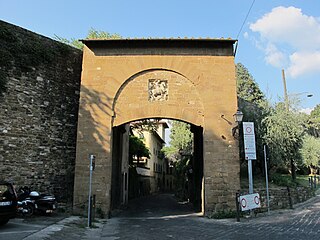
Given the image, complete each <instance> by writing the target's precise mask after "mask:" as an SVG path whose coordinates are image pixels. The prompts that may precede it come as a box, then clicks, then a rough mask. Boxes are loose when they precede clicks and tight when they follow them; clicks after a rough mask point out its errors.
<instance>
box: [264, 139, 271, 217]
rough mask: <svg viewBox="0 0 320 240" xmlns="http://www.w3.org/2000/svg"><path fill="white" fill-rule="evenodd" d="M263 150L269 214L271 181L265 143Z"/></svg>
mask: <svg viewBox="0 0 320 240" xmlns="http://www.w3.org/2000/svg"><path fill="white" fill-rule="evenodd" d="M263 152H264V168H265V172H266V192H267V206H268V214H270V198H269V181H268V165H267V149H266V145H263Z"/></svg>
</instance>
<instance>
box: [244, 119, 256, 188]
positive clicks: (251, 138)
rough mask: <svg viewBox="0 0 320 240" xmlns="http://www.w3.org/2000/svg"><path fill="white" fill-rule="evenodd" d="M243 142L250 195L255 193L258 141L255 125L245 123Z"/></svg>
mask: <svg viewBox="0 0 320 240" xmlns="http://www.w3.org/2000/svg"><path fill="white" fill-rule="evenodd" d="M242 126H243V141H244V153H245V158H246V160H248V178H249V194H252V193H253V177H252V160H256V159H257V157H256V140H255V134H254V123H253V122H243V123H242Z"/></svg>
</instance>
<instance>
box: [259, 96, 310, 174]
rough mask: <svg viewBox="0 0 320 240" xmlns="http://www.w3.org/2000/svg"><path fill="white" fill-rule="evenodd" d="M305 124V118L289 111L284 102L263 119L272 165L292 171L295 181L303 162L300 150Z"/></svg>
mask: <svg viewBox="0 0 320 240" xmlns="http://www.w3.org/2000/svg"><path fill="white" fill-rule="evenodd" d="M304 123H305V116H304V115H303V114H301V113H298V112H293V111H288V110H287V108H286V106H285V104H284V103H283V102H280V103H278V104H276V105H275V106H274V107H273V108H272V109H271V112H270V115H269V116H267V117H265V118H264V119H263V124H264V125H265V126H266V130H267V131H266V135H265V142H266V143H267V144H268V147H269V149H270V161H271V165H273V166H277V167H279V166H283V167H286V168H287V169H290V171H291V174H292V179H293V180H295V179H296V166H297V165H298V164H299V161H301V155H300V151H299V149H300V148H301V146H302V138H303V135H304V132H305V125H304Z"/></svg>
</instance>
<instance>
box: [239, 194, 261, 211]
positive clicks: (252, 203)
mask: <svg viewBox="0 0 320 240" xmlns="http://www.w3.org/2000/svg"><path fill="white" fill-rule="evenodd" d="M239 203H240V207H241V211H247V210H251V209H255V208H260V207H261V203H260V195H259V193H253V194H248V195H243V196H240V198H239Z"/></svg>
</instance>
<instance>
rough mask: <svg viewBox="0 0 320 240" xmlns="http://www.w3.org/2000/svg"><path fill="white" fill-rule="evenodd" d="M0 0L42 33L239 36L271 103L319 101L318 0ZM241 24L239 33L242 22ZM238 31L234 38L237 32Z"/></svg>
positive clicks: (5, 15) (20, 21)
mask: <svg viewBox="0 0 320 240" xmlns="http://www.w3.org/2000/svg"><path fill="white" fill-rule="evenodd" d="M252 3H253V0H241V1H239V0H224V1H218V0H197V1H195V0H193V1H191V0H161V1H160V0H159V1H158V0H153V1H151V0H148V1H147V0H135V1H132V0H113V1H111V0H91V1H82V0H77V1H75V0H54V1H44V0H29V1H24V0H10V1H5V0H0V19H1V20H3V21H6V22H9V23H12V24H15V25H18V26H20V27H23V28H26V29H28V30H31V31H33V32H36V33H39V34H41V35H44V36H47V37H54V35H58V36H60V37H64V38H75V39H82V38H85V36H86V35H87V33H88V30H89V29H90V28H94V29H96V30H102V31H107V32H110V33H118V34H120V35H122V36H123V37H127V38H134V37H138V38H141V37H160V38H170V37H194V38H207V37H209V38H221V37H224V38H228V37H231V38H233V39H238V40H239V46H238V50H237V54H236V59H235V61H236V62H241V63H242V64H244V65H245V66H246V67H247V68H248V70H249V71H250V73H251V74H252V75H253V77H254V79H255V80H256V82H257V83H258V84H259V86H260V88H261V90H262V91H263V92H264V93H265V94H266V96H267V97H268V98H271V100H272V101H278V100H279V98H280V99H281V98H282V96H283V84H282V74H281V69H285V73H286V80H287V89H288V93H289V95H290V94H292V95H295V94H297V93H303V92H308V93H312V94H313V95H314V96H313V97H312V98H306V97H305V94H300V95H299V96H300V97H301V100H302V103H301V108H303V109H311V108H313V107H314V106H316V105H317V104H320V1H319V0H277V1H276V0H255V1H254V4H253V7H252V10H251V12H250V15H249V16H248V18H247V20H246V21H245V22H244V20H245V18H246V15H247V13H248V10H249V8H250V6H251V4H252ZM243 23H244V25H243V28H242V31H241V32H240V34H239V31H240V29H241V26H242V24H243ZM238 34H239V36H238Z"/></svg>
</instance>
